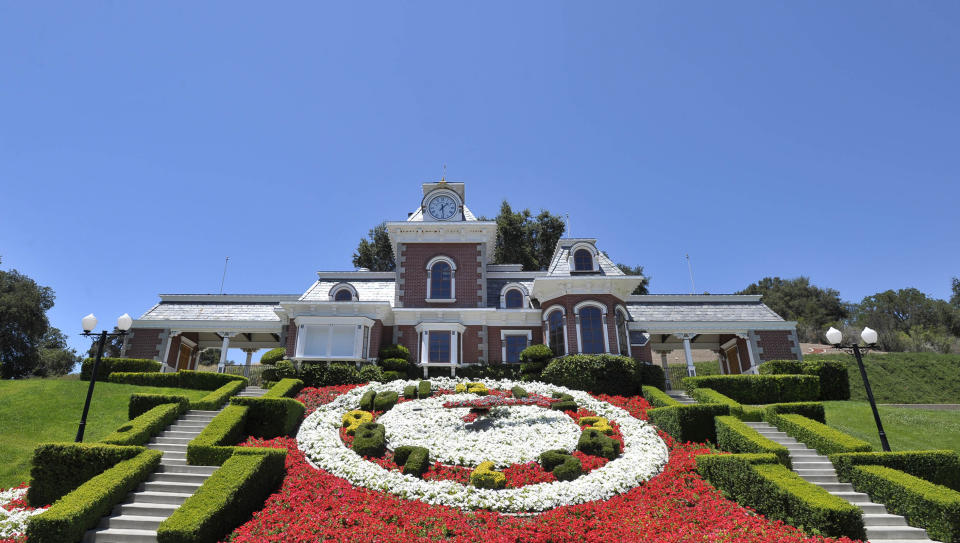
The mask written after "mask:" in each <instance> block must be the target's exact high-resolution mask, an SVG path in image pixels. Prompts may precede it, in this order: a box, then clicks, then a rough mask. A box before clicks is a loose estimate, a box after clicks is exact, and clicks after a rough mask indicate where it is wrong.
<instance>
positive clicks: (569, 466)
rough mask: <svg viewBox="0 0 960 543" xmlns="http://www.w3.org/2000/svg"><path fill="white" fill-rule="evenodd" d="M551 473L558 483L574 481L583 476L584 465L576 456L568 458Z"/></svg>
mask: <svg viewBox="0 0 960 543" xmlns="http://www.w3.org/2000/svg"><path fill="white" fill-rule="evenodd" d="M551 473H553V476H554V477H556V478H557V480H558V481H572V480H574V479H576V478H577V477H580V475H581V474H583V463H582V462H580V459H579V458H577V457H576V456H568V457H567V459H566V460H564V462H563V463H562V464H560V465H559V466H557V467H556V468H554V470H553V471H552V472H551Z"/></svg>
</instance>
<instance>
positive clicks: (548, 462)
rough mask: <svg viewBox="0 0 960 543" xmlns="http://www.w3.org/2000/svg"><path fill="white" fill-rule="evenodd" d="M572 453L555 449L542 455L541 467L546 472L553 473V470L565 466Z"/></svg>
mask: <svg viewBox="0 0 960 543" xmlns="http://www.w3.org/2000/svg"><path fill="white" fill-rule="evenodd" d="M568 456H570V453H568V452H567V451H565V450H563V449H553V450H550V451H546V452H542V453H540V467H542V468H543V469H544V471H553V468H555V467H557V466H559V465H560V464H563V463H564V462H565V461H566V460H567V457H568Z"/></svg>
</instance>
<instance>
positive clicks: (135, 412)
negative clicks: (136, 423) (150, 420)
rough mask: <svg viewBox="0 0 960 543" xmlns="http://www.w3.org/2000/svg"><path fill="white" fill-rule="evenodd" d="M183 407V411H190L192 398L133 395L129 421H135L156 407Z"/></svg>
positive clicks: (128, 409)
mask: <svg viewBox="0 0 960 543" xmlns="http://www.w3.org/2000/svg"><path fill="white" fill-rule="evenodd" d="M171 403H173V404H177V405H182V406H183V410H184V411H186V410H188V409H190V398H188V397H186V396H176V395H174V394H131V395H130V401H129V403H128V404H127V419H128V420H133V419H135V418H137V417H139V416H140V415H142V414H144V413H146V412H147V411H150V410H151V409H153V408H154V407H157V406H159V405H166V404H171Z"/></svg>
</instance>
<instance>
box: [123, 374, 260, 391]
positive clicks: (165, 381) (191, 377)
mask: <svg viewBox="0 0 960 543" xmlns="http://www.w3.org/2000/svg"><path fill="white" fill-rule="evenodd" d="M108 380H109V381H110V382H111V383H123V384H127V385H140V386H154V387H168V388H191V389H194V390H217V389H218V388H220V387H222V386H224V385H226V384H228V383H230V382H232V381H242V382H243V385H244V386H246V385H247V383H248V382H249V380H248V379H247V378H246V377H244V376H242V375H230V374H228V373H214V372H211V371H192V370H180V371H178V372H176V373H144V372H119V371H114V372H113V373H111V374H110V378H109V379H108Z"/></svg>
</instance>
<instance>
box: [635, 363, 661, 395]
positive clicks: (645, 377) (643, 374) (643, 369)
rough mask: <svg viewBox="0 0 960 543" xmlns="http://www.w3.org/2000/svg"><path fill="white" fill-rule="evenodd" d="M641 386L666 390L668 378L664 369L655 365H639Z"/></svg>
mask: <svg viewBox="0 0 960 543" xmlns="http://www.w3.org/2000/svg"><path fill="white" fill-rule="evenodd" d="M637 367H638V368H639V370H640V384H642V385H647V386H652V387H655V388H659V389H660V390H666V388H667V376H666V375H665V374H664V373H663V368H661V367H660V366H655V365H653V364H639V365H638V366H637Z"/></svg>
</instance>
